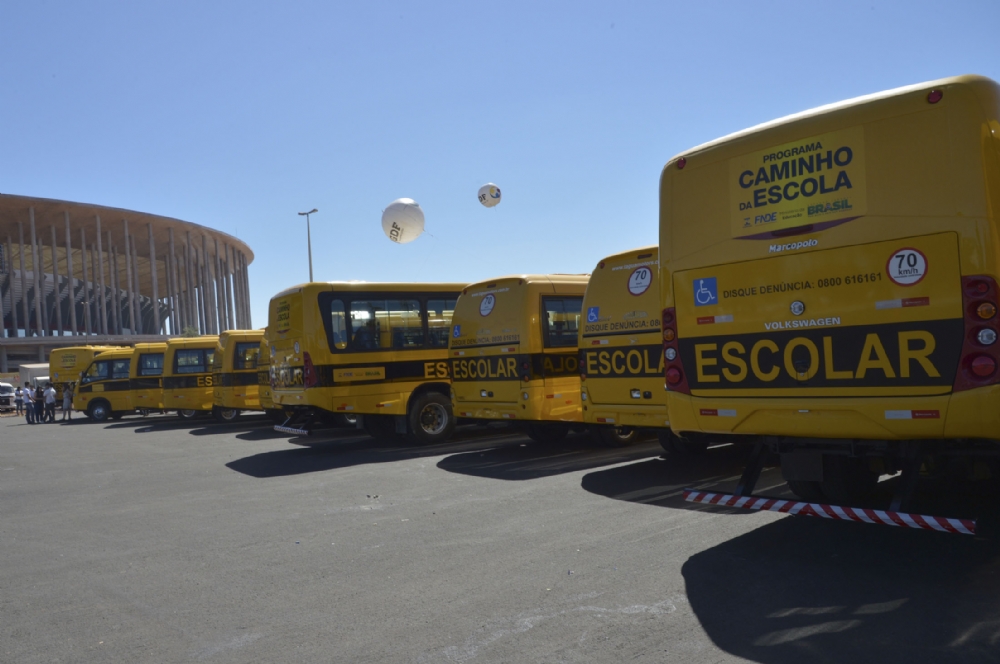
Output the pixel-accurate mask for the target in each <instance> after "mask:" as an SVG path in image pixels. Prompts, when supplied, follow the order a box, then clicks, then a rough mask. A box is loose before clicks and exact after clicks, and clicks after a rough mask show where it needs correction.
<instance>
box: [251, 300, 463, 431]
mask: <svg viewBox="0 0 1000 664" xmlns="http://www.w3.org/2000/svg"><path fill="white" fill-rule="evenodd" d="M463 286H464V285H463V284H413V283H363V282H334V283H310V284H305V285H302V286H296V287H295V288H291V289H288V290H286V291H284V292H282V293H279V294H277V295H275V296H274V297H273V298H271V303H270V310H269V315H268V325H267V329H268V341H269V342H270V344H271V368H270V370H271V385H272V390H271V394H272V399H273V401H274V404H275V407H276V408H280V409H282V410H284V411H286V412H287V413H289V414H290V417H289V419H288V421H286V422H285V424H284V425H281V426H278V427H276V429H277V430H278V431H283V432H285V433H293V434H296V435H304V434H308V432H309V431H310V428H311V427H312V424H313V422H314V421H315V420H316V419H328V418H330V416H331V415H341V416H346V415H356V416H360V420H361V422H360V424H361V425H362V426H363V427H364V428H365V430H366V431H367V432H368V433H369V434H370V435H371V436H373V437H376V438H378V437H383V438H384V437H391V436H395V435H397V434H405V435H408V436H409V437H410V438H412V439H414V440H416V441H418V442H434V441H440V440H444V439H446V438H447V437H448V436H450V435H451V432H452V430H453V429H454V427H455V418H454V416H453V414H452V408H451V400H450V399H449V396H448V395H449V388H450V384H451V379H450V376H449V375H448V330H449V329H450V325H451V317H452V313H453V312H454V308H455V300H456V299H457V298H458V294H459V292H460V291H461V290H462V288H463Z"/></svg>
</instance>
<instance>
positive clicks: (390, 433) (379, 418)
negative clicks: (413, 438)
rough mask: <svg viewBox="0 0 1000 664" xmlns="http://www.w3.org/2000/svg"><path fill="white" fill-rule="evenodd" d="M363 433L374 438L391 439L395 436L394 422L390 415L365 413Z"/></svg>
mask: <svg viewBox="0 0 1000 664" xmlns="http://www.w3.org/2000/svg"><path fill="white" fill-rule="evenodd" d="M364 427H365V433H367V434H368V435H369V436H371V437H372V438H374V439H375V440H391V439H393V438H395V437H396V435H397V434H396V422H395V421H394V420H393V419H392V416H391V415H365V424H364Z"/></svg>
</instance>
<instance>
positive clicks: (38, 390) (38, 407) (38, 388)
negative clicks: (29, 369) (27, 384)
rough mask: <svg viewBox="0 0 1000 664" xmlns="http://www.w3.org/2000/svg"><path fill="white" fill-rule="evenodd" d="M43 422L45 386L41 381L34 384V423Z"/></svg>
mask: <svg viewBox="0 0 1000 664" xmlns="http://www.w3.org/2000/svg"><path fill="white" fill-rule="evenodd" d="M44 422H45V388H44V387H42V384H41V383H38V384H37V385H35V424H42V423H44Z"/></svg>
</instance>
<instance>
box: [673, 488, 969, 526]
mask: <svg viewBox="0 0 1000 664" xmlns="http://www.w3.org/2000/svg"><path fill="white" fill-rule="evenodd" d="M684 500H686V501H688V502H689V503H701V504H703V505H721V506H724V507H742V508H744V509H750V510H767V511H769V512H781V513H783V514H795V515H798V516H819V517H823V518H824V519H840V520H843V521H861V522H863V523H879V524H882V525H884V526H901V527H903V528H918V529H922V530H938V531H941V532H945V533H956V534H961V535H975V534H976V522H975V521H974V520H972V519H949V518H945V517H940V516H926V515H923V514H906V513H904V512H885V511H882V510H871V509H864V508H859V507H840V506H839V505H824V504H822V503H805V502H799V501H795V500H782V499H780V498H766V497H765V498H758V497H755V496H734V495H731V494H726V493H708V492H706V491H694V490H693V489H685V490H684Z"/></svg>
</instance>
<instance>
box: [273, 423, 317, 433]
mask: <svg viewBox="0 0 1000 664" xmlns="http://www.w3.org/2000/svg"><path fill="white" fill-rule="evenodd" d="M274 430H275V431H277V432H278V433H287V434H290V435H292V436H308V435H309V430H308V429H296V428H295V427H286V426H284V425H281V424H276V425H275V427H274Z"/></svg>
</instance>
